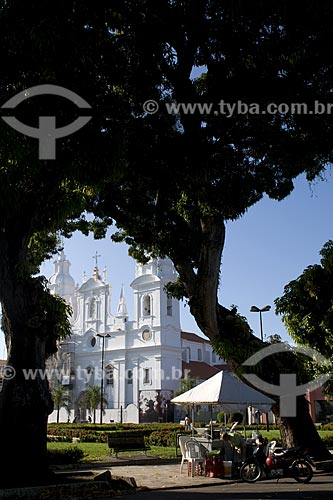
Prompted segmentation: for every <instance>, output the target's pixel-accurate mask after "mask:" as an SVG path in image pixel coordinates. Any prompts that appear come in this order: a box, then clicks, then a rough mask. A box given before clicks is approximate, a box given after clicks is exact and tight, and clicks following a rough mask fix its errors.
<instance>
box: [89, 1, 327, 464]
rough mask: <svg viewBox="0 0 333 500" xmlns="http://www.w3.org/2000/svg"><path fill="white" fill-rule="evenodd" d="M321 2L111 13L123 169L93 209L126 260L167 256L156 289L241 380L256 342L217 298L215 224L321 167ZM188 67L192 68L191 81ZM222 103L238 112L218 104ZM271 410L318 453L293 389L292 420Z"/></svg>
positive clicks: (288, 360) (285, 363) (263, 372)
mask: <svg viewBox="0 0 333 500" xmlns="http://www.w3.org/2000/svg"><path fill="white" fill-rule="evenodd" d="M124 5H125V6H126V3H125V4H124ZM332 9H333V6H332V4H331V3H329V2H324V3H322V4H321V9H318V8H317V6H316V4H315V3H314V2H313V1H306V2H293V3H290V2H285V1H279V2H274V1H273V2H260V1H256V2H251V1H250V2H248V1H224V2H221V1H198V2H196V3H195V8H194V6H193V2H190V1H188V2H187V1H185V2H184V1H182V2H177V1H173V2H171V1H170V2H167V1H164V2H144V1H143V2H140V4H139V7H138V9H134V8H133V9H131V10H130V11H129V12H128V13H126V12H125V14H124V19H125V21H124V23H123V25H122V28H121V33H122V36H123V39H122V40H120V43H123V45H124V50H127V51H128V53H129V54H130V56H131V57H130V59H129V61H130V65H129V67H128V68H127V78H126V82H127V87H126V90H127V92H128V94H129V95H130V98H131V102H132V103H133V113H132V115H131V117H129V120H128V123H127V128H126V136H125V137H124V143H126V144H127V146H128V147H127V150H126V149H124V150H123V155H124V156H123V159H122V165H123V166H124V168H125V166H126V168H129V169H131V174H129V175H128V176H127V178H126V179H125V180H124V179H123V180H122V182H121V183H117V182H116V183H115V182H113V183H106V185H105V186H104V189H101V190H100V192H99V195H98V197H96V200H95V204H94V206H93V207H92V209H93V210H94V212H95V213H96V214H98V215H100V216H103V215H108V216H111V217H112V218H113V219H114V220H115V221H116V223H117V225H118V227H119V229H120V231H119V233H118V234H117V235H116V236H115V237H114V239H115V240H124V241H126V242H127V243H128V244H129V245H130V247H131V250H130V252H131V254H132V255H133V256H135V257H137V258H141V259H144V258H146V257H147V255H154V254H156V255H158V254H159V255H168V256H169V257H170V258H171V259H172V260H173V262H174V264H175V267H176V269H177V271H178V273H179V282H178V283H177V285H176V286H172V287H171V286H170V287H169V291H170V292H171V293H173V294H174V295H176V296H179V297H186V298H187V300H188V303H189V307H190V311H191V313H192V314H193V316H194V317H195V319H196V321H197V324H198V326H199V327H200V329H201V330H202V332H203V333H205V334H206V335H207V337H209V338H210V339H211V341H212V342H213V344H214V346H215V348H216V350H217V351H218V352H219V354H221V355H222V356H223V357H224V358H225V359H226V360H227V361H228V362H229V364H230V365H231V366H232V367H233V369H234V370H235V371H236V373H238V374H239V375H240V376H242V374H243V372H244V367H243V366H242V365H243V362H244V361H245V360H246V359H247V358H248V357H249V356H251V355H252V354H254V353H255V352H257V351H258V350H260V349H261V348H263V347H264V346H265V345H266V344H265V343H263V342H261V341H260V340H259V339H258V338H256V337H255V336H254V335H253V332H252V331H251V330H250V328H249V326H248V324H247V322H246V320H245V319H244V318H241V317H239V315H238V314H237V310H236V309H232V310H229V309H227V308H226V307H224V306H223V305H221V304H219V303H218V299H217V289H218V286H219V284H220V285H221V284H222V286H221V289H222V296H223V281H221V282H220V278H221V276H220V265H221V257H222V252H223V247H224V241H225V222H226V221H230V220H235V219H237V218H238V217H241V216H242V215H243V214H244V212H245V211H246V210H247V209H248V207H250V206H251V205H253V204H254V203H256V202H258V201H259V200H260V199H261V198H262V197H263V195H264V194H266V195H268V196H269V197H271V198H274V199H276V200H281V199H283V198H285V197H286V196H288V195H289V194H290V193H291V192H292V190H293V179H294V178H296V177H297V176H298V175H299V174H301V173H302V172H305V173H306V176H307V178H308V180H309V181H310V180H312V179H314V178H315V177H316V176H317V175H318V174H319V173H320V172H322V171H323V170H324V169H325V166H326V165H327V164H328V163H329V162H331V160H332V120H331V116H330V114H329V112H328V113H325V112H320V113H318V110H319V109H321V110H323V109H325V106H327V104H328V103H329V101H330V98H331V88H332V87H331V84H332V53H331V51H330V49H329V48H328V47H329V39H330V33H331V27H330V22H329V23H328V20H329V19H332V16H333V10H332ZM124 11H126V9H125V7H124ZM171 26H172V29H170V27H171ZM147 34H148V36H147ZM194 68H201V71H200V73H201V74H200V76H199V77H197V78H193V69H194ZM138 75H139V76H140V81H139V82H138ZM151 100H153V101H154V102H151ZM147 101H150V104H149V106H152V107H147ZM144 103H146V104H144ZM226 103H228V104H229V105H234V106H236V108H237V106H238V111H236V112H233V113H231V112H230V113H229V114H227V113H223V112H221V110H222V111H223V106H224V107H225V106H226ZM251 103H252V105H251ZM254 103H256V104H254ZM295 103H296V104H297V103H298V104H301V107H302V108H303V111H300V110H298V111H295V109H296V108H295V107H293V106H294V104H295ZM193 104H194V107H193V106H192V105H193ZM198 104H199V105H200V106H201V108H199V106H198ZM203 104H208V108H207V107H206V108H203V107H202V105H203ZM210 104H211V105H212V106H213V108H212V109H210V108H209V105H210ZM272 104H273V106H272ZM319 104H320V105H322V107H320V106H319ZM189 105H190V106H192V107H191V108H190V107H189ZM316 106H317V107H316ZM157 108H158V109H157ZM258 108H260V111H259V112H258ZM229 109H231V108H229ZM244 109H246V110H247V111H244ZM272 109H274V110H275V112H274V113H272V112H271V111H272ZM171 110H172V111H171ZM326 110H328V108H326ZM261 111H263V112H261ZM221 280H223V274H222V278H221ZM240 286H241V284H240ZM256 370H257V373H258V374H259V375H260V376H261V377H262V378H263V379H265V380H266V381H267V382H270V383H275V384H278V383H279V376H280V374H281V373H296V374H297V379H298V383H300V382H302V383H303V382H305V381H306V374H305V371H304V359H297V356H296V355H295V354H293V353H292V352H289V353H283V354H282V355H281V353H280V354H279V355H275V356H274V357H273V356H272V357H270V358H268V359H266V360H265V362H261V363H260V365H258V366H257V367H256ZM274 412H275V414H276V417H277V419H278V421H279V423H280V428H281V433H282V437H283V439H284V442H285V444H287V445H297V444H301V445H304V444H306V445H307V446H310V448H311V451H312V453H313V454H314V455H316V456H317V457H329V454H328V451H327V450H326V448H325V447H324V446H323V444H322V443H321V440H320V439H319V436H318V434H317V432H316V429H315V427H314V425H313V423H312V420H311V418H310V415H309V411H308V405H307V402H306V401H305V398H304V397H303V396H302V397H299V398H298V399H297V416H296V417H290V418H289V417H288V418H287V417H280V414H279V404H278V401H277V404H276V405H275V407H274Z"/></svg>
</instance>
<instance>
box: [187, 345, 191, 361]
mask: <svg viewBox="0 0 333 500" xmlns="http://www.w3.org/2000/svg"><path fill="white" fill-rule="evenodd" d="M186 353H187V361H191V348H190V347H186Z"/></svg>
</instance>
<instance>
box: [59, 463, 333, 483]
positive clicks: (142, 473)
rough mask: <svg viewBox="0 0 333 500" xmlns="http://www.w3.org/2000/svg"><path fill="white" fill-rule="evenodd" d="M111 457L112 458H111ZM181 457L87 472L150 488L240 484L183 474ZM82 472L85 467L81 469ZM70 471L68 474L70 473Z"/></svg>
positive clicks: (98, 465)
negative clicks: (105, 472) (103, 474)
mask: <svg viewBox="0 0 333 500" xmlns="http://www.w3.org/2000/svg"><path fill="white" fill-rule="evenodd" d="M110 458H111V457H110ZM180 463H181V458H180V457H179V458H177V459H173V460H164V461H163V460H162V459H157V458H156V457H149V456H145V455H143V454H141V455H137V456H131V457H124V458H118V459H116V458H111V459H110V461H108V462H106V463H96V464H90V465H89V466H88V465H87V469H88V468H89V470H90V471H92V472H93V473H94V475H97V474H100V473H102V472H104V471H107V470H109V471H110V472H111V475H112V476H122V477H127V478H134V479H135V482H136V484H137V486H139V487H143V488H149V489H172V488H188V487H193V486H209V485H213V484H221V483H230V482H235V481H239V479H232V478H217V477H215V478H214V477H206V476H194V477H191V476H188V474H187V464H186V463H185V464H184V465H183V469H182V473H180ZM316 466H317V468H316V472H317V473H320V472H321V471H324V470H331V471H332V470H333V460H331V461H327V462H321V463H316ZM80 470H81V471H82V470H83V467H81V468H80ZM67 472H68V471H67Z"/></svg>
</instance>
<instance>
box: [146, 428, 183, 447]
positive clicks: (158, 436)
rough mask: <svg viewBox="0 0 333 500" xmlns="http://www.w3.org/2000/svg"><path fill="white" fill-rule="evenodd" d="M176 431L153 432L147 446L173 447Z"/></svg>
mask: <svg viewBox="0 0 333 500" xmlns="http://www.w3.org/2000/svg"><path fill="white" fill-rule="evenodd" d="M176 437H177V431H170V430H167V429H164V430H159V431H153V432H152V433H151V434H150V436H149V438H148V444H149V445H150V446H169V447H171V446H175V443H176Z"/></svg>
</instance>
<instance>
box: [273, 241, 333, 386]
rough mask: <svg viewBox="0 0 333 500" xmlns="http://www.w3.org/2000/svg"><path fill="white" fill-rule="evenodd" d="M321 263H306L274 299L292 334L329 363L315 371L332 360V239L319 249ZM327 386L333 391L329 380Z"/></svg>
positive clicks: (320, 370) (323, 369)
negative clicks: (298, 274)
mask: <svg viewBox="0 0 333 500" xmlns="http://www.w3.org/2000/svg"><path fill="white" fill-rule="evenodd" d="M320 255H321V259H320V264H313V265H310V266H308V267H307V268H306V269H305V270H304V271H303V273H302V274H301V275H300V276H299V277H298V278H296V279H295V280H293V281H291V282H290V283H288V284H287V285H286V286H285V288H284V293H283V295H282V297H279V298H278V299H276V300H275V305H276V313H277V314H281V315H282V320H283V322H284V323H285V325H286V328H287V330H288V332H289V333H290V335H291V337H292V338H293V339H294V340H296V341H297V342H299V343H300V344H303V345H306V346H309V347H311V348H313V349H316V350H317V351H318V352H319V353H321V354H322V355H323V356H325V357H326V358H327V360H328V361H329V360H330V363H327V364H324V365H322V364H319V366H312V370H313V371H314V372H315V373H332V360H333V279H332V278H333V241H332V240H329V241H327V242H326V243H325V245H324V246H323V248H322V249H321V250H320ZM326 390H328V391H329V392H330V393H332V391H333V385H332V381H330V382H328V383H327V385H326Z"/></svg>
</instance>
